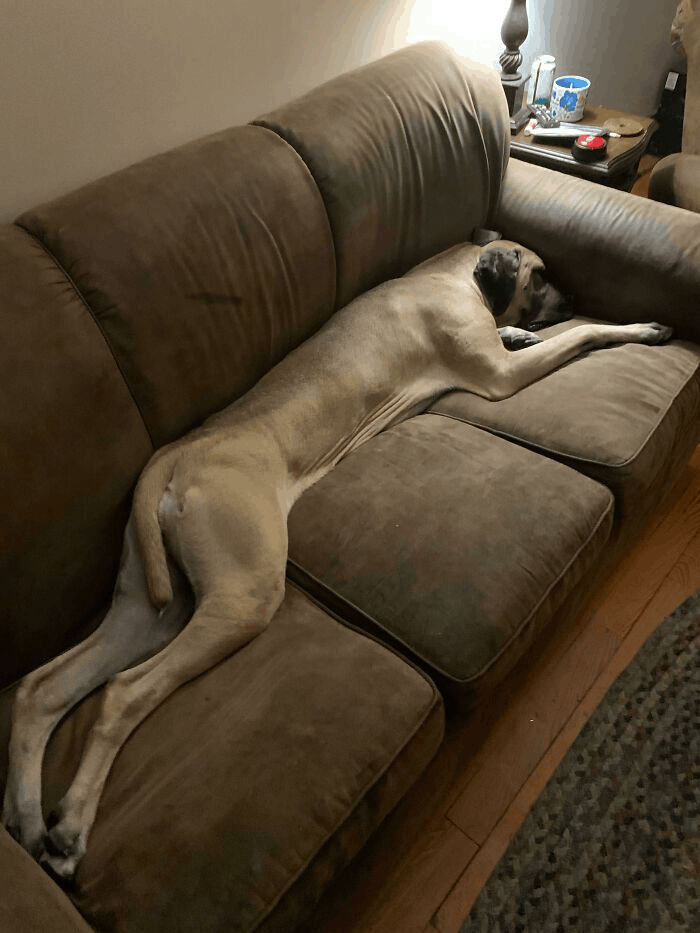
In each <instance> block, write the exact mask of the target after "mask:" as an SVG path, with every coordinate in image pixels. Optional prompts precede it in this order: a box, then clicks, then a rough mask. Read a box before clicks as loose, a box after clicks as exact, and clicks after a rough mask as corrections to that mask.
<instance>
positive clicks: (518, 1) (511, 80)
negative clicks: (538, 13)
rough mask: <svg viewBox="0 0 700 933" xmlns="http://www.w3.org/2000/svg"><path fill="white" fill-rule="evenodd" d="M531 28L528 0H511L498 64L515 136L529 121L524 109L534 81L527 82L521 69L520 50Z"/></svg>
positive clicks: (502, 28) (503, 29)
mask: <svg viewBox="0 0 700 933" xmlns="http://www.w3.org/2000/svg"><path fill="white" fill-rule="evenodd" d="M529 28H530V27H529V24H528V20H527V0H510V6H509V8H508V12H507V13H506V17H505V19H504V20H503V25H502V26H501V39H502V40H503V44H504V45H505V49H504V50H503V52H502V53H501V57H500V58H499V59H498V62H499V64H500V66H501V84H502V85H503V90H504V92H505V95H506V100H507V101H508V113H509V114H510V128H511V131H512V132H513V133H517V131H518V130H519V129H520V128H521V127H522V126H523V125H524V124H525V122H526V121H527V118H528V110H527V107H523V106H522V102H523V92H524V90H525V85H526V84H527V82H528V81H529V80H530V79H529V77H527V78H523V77H522V75H521V74H520V72H519V71H518V69H519V68H520V66H521V65H522V63H523V56H522V53H521V51H520V46H521V45H522V44H523V42H524V41H525V40H526V39H527V34H528V32H529Z"/></svg>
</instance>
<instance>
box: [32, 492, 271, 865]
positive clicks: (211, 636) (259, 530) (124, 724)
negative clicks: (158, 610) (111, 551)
mask: <svg viewBox="0 0 700 933" xmlns="http://www.w3.org/2000/svg"><path fill="white" fill-rule="evenodd" d="M244 486H245V480H244V479H240V482H238V484H237V489H238V492H239V493H242V492H243V489H244ZM253 486H254V484H249V485H248V487H247V491H248V492H250V493H251V496H244V497H243V498H241V499H236V500H235V501H234V502H233V503H231V502H228V501H226V499H225V497H223V496H218V495H216V492H217V490H215V489H212V488H211V484H209V485H207V486H206V487H205V488H206V489H207V493H208V495H209V498H208V499H207V498H205V497H204V496H203V495H202V494H201V493H200V492H199V489H198V488H195V489H193V490H188V491H187V494H185V495H183V496H182V497H179V498H178V497H177V496H176V497H175V498H176V500H177V501H175V503H174V505H173V509H172V513H171V515H170V519H172V521H170V519H169V518H168V516H166V517H165V521H164V525H165V527H166V535H165V537H166V541H167V543H168V549H169V551H170V552H171V553H172V552H173V551H177V556H178V560H181V561H182V564H183V569H184V570H185V571H186V572H187V576H188V577H189V578H190V579H191V580H192V581H193V583H194V584H195V587H194V588H195V595H196V597H197V608H196V609H195V612H194V615H193V616H192V619H191V621H190V622H189V624H188V625H187V627H186V628H185V629H184V630H183V631H182V632H180V634H179V635H178V636H177V637H176V638H175V639H173V641H172V642H171V643H170V644H169V645H167V646H166V647H165V648H164V649H163V650H162V651H161V652H160V653H159V654H157V655H155V656H154V657H152V658H150V659H149V660H147V661H144V662H143V663H142V664H139V665H138V666H137V667H133V668H131V669H130V670H126V671H123V672H122V673H119V674H117V675H116V676H115V677H114V678H113V679H112V680H111V681H110V682H109V684H108V685H107V687H106V689H105V693H104V699H103V706H102V710H101V713H100V717H99V719H98V721H97V723H96V724H95V727H94V728H93V730H92V733H91V735H90V737H89V739H88V742H87V745H86V748H85V752H84V754H83V759H82V761H81V763H80V766H79V768H78V771H77V774H76V776H75V778H74V781H73V783H72V785H71V786H70V788H69V790H68V792H67V793H66V795H65V797H64V798H63V800H62V801H61V802H60V803H59V805H58V807H57V808H56V812H55V819H56V822H55V825H53V826H52V827H51V828H50V829H49V833H48V837H47V840H46V855H45V856H44V857H43V858H42V863H43V864H45V866H46V867H47V869H48V870H49V871H50V872H51V873H52V874H53V875H55V876H57V877H58V878H60V879H63V880H69V879H71V878H72V876H73V874H74V872H75V870H76V867H77V865H78V862H79V861H80V859H81V858H82V856H83V854H84V853H85V849H86V846H87V840H88V836H89V833H90V830H91V829H92V825H93V822H94V820H95V816H96V813H97V807H98V804H99V800H100V797H101V795H102V791H103V788H104V785H105V782H106V780H107V776H108V774H109V771H110V769H111V767H112V763H113V762H114V759H115V758H116V756H117V754H118V752H119V750H120V748H121V747H122V745H123V744H124V742H125V741H126V740H127V738H128V737H129V735H130V734H131V733H132V732H133V730H134V729H135V728H136V727H137V726H138V725H139V724H140V723H141V722H142V721H143V720H144V719H145V718H146V717H147V716H148V715H149V714H150V713H151V712H152V711H153V710H154V709H155V708H156V707H158V706H159V705H160V704H161V703H162V702H163V700H165V699H166V698H167V697H168V696H169V695H170V694H172V693H173V692H174V691H175V690H176V689H177V688H178V687H180V686H181V685H182V684H184V683H187V682H188V681H190V680H192V679H193V678H195V677H198V676H199V675H200V674H202V673H204V672H205V671H207V670H209V669H210V668H212V667H213V666H214V665H215V664H218V663H219V662H220V661H222V660H224V659H225V658H227V657H229V656H230V655H231V654H233V653H234V652H235V651H237V650H238V649H239V648H241V647H242V646H243V645H244V644H246V643H247V642H248V641H250V640H251V639H252V638H253V637H255V636H256V635H257V634H259V633H260V632H261V631H263V629H264V628H265V627H266V626H267V624H268V622H269V620H270V619H271V618H272V616H273V615H274V613H275V612H276V610H277V608H278V607H279V605H280V603H281V601H282V598H283V595H284V574H285V561H286V549H287V537H286V524H285V520H284V516H283V514H282V512H281V510H280V508H279V504H278V503H276V502H274V501H273V500H272V499H271V498H270V497H269V496H267V498H266V497H265V493H264V492H261V493H260V494H259V495H253V491H254V490H253ZM266 516H267V518H266ZM167 529H169V530H167ZM174 531H175V532H176V534H177V537H178V543H177V545H174V544H173V543H172V541H171V538H172V536H173V532H174ZM203 590H204V591H203ZM50 821H51V818H50Z"/></svg>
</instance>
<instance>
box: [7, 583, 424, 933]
mask: <svg viewBox="0 0 700 933" xmlns="http://www.w3.org/2000/svg"><path fill="white" fill-rule="evenodd" d="M100 699H101V697H100V692H99V691H98V692H97V694H95V695H93V696H92V697H91V698H89V699H88V700H87V701H85V702H84V703H83V704H82V706H81V707H80V708H79V709H78V710H77V711H76V712H75V713H74V714H72V715H71V716H69V717H68V719H67V720H66V721H65V722H64V723H63V724H62V725H61V726H60V727H59V730H58V732H57V734H56V736H55V738H54V739H53V740H52V741H51V744H50V746H49V749H48V753H47V760H46V766H45V781H44V787H45V805H46V809H47V811H48V810H49V809H50V808H51V807H52V806H54V805H55V804H56V802H57V800H58V799H59V797H60V796H61V795H62V793H63V792H64V790H65V789H66V787H67V785H68V783H69V781H70V779H71V777H72V774H73V771H74V769H75V767H76V764H77V761H78V758H79V755H80V749H81V747H82V744H83V739H84V736H85V734H86V731H87V729H88V728H89V726H90V724H91V723H92V722H93V720H94V717H95V714H96V712H97V710H98V709H99V704H100ZM5 712H6V710H5ZM442 727H443V718H442V703H441V700H440V697H439V695H438V694H437V692H436V689H435V687H434V685H433V684H431V683H430V682H429V681H428V680H427V679H426V678H425V676H424V675H423V674H421V673H419V672H418V671H417V670H416V669H414V668H413V667H411V666H410V665H408V664H406V662H405V661H403V660H402V659H400V658H399V657H397V656H396V655H395V654H393V653H392V652H390V651H389V650H387V649H386V648H384V647H383V646H381V645H379V644H377V643H376V642H374V641H372V640H371V639H369V638H367V637H366V636H365V635H361V634H358V633H356V632H353V631H352V630H350V629H348V628H347V627H345V626H344V625H341V624H340V623H339V622H336V621H335V620H334V619H332V618H331V617H330V616H328V615H327V614H326V613H325V612H324V611H323V610H322V609H320V608H319V607H317V606H315V605H314V604H313V603H312V602H310V601H309V599H308V598H307V597H306V596H304V595H303V594H302V593H300V592H299V591H298V590H297V589H296V588H295V587H294V586H293V585H292V584H290V585H289V586H288V589H287V595H286V598H285V601H284V603H283V606H282V608H281V609H280V611H279V612H278V613H277V615H276V616H275V618H274V619H273V621H272V623H271V624H270V626H269V628H268V629H267V630H266V631H265V632H264V633H263V634H262V635H260V636H259V637H258V638H256V639H254V640H253V641H252V642H251V643H249V644H248V645H246V646H245V647H244V648H243V649H242V650H241V651H239V652H238V653H237V654H235V655H234V656H232V657H231V658H229V659H228V660H226V661H224V662H222V663H221V664H219V665H218V666H217V667H215V668H214V669H213V670H211V671H209V672H207V673H206V674H204V675H202V676H201V677H199V678H197V679H196V680H194V681H192V682H190V683H189V684H186V685H184V686H183V687H181V688H180V689H179V690H177V691H176V692H175V693H174V694H173V695H172V696H171V697H169V698H168V699H167V700H166V701H165V702H164V703H163V704H162V705H161V706H160V707H159V708H158V709H156V710H155V711H154V712H153V713H152V714H151V715H150V716H149V717H148V718H147V719H146V720H145V722H144V723H142V725H141V726H140V727H139V728H138V729H137V730H136V732H134V734H133V735H132V736H131V737H130V738H129V740H128V741H127V743H126V745H125V746H124V748H123V749H122V750H121V752H120V754H119V756H118V758H117V760H116V762H115V764H114V766H113V769H112V772H111V774H110V777H109V779H108V781H107V785H106V788H105V791H104V795H103V797H102V801H101V803H100V807H99V810H98V814H97V821H96V824H95V827H94V829H93V833H92V837H91V840H90V843H89V846H88V851H87V854H86V855H85V857H84V859H83V861H82V863H81V864H80V866H79V868H78V872H77V875H76V887H75V890H74V891H72V892H71V896H72V897H73V900H74V901H75V904H76V905H77V907H78V908H79V909H80V912H81V913H82V914H83V916H84V917H85V919H86V920H88V922H89V923H91V924H92V925H93V926H94V927H95V928H96V929H97V930H99V931H101V933H164V931H166V930H173V931H175V930H177V931H178V933H244V931H245V933H249V931H253V930H256V931H265V933H273V931H280V930H285V931H288V930H290V929H293V928H295V924H296V923H299V922H300V921H301V919H302V918H303V916H304V915H305V913H306V912H307V911H308V910H309V909H310V908H311V907H312V906H313V904H314V903H315V901H316V900H317V898H318V897H319V895H320V893H321V892H322V891H323V890H324V888H325V887H326V886H327V885H328V883H329V882H330V880H331V879H332V878H333V877H334V876H335V875H336V874H337V873H338V872H339V871H340V869H341V868H342V867H343V866H344V865H345V864H346V863H347V862H348V861H349V859H350V858H351V857H352V856H353V855H354V854H355V853H356V852H357V851H358V850H359V849H360V848H361V846H362V845H363V844H364V842H365V841H366V839H367V837H368V836H369V835H370V833H371V832H372V831H373V830H374V829H375V828H376V827H377V825H378V824H379V823H380V821H381V820H382V819H383V818H384V816H386V814H387V812H388V811H389V810H390V809H391V808H392V807H393V806H394V804H396V803H397V802H398V800H399V799H400V798H401V797H402V795H403V794H404V793H405V792H406V790H407V789H408V788H409V787H410V785H411V784H412V783H413V782H414V781H415V779H416V778H417V776H418V775H419V774H420V773H421V771H422V770H423V768H424V767H425V766H426V765H427V764H428V762H429V761H430V759H431V758H432V756H433V754H434V753H435V751H436V749H437V747H438V745H439V743H440V740H441V737H442Z"/></svg>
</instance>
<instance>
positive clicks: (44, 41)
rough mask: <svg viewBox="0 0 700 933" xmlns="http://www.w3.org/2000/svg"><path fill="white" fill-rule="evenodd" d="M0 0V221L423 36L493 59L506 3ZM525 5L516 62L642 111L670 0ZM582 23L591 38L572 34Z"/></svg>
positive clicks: (650, 98) (662, 56) (544, 0)
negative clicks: (590, 78) (557, 69)
mask: <svg viewBox="0 0 700 933" xmlns="http://www.w3.org/2000/svg"><path fill="white" fill-rule="evenodd" d="M2 7H3V10H2V16H1V17H0V22H1V23H2V55H1V56H0V133H2V143H3V145H2V146H0V220H9V219H12V218H14V217H15V216H16V215H17V214H18V213H19V212H20V211H21V210H23V209H24V208H27V207H31V206H32V205H34V204H36V203H38V202H40V201H43V200H46V199H48V198H51V197H54V196H56V195H58V194H61V193H62V192H64V191H68V190H70V189H72V188H74V187H76V186H77V185H79V184H82V183H84V182H87V181H89V180H90V179H93V178H96V177H99V176H100V175H104V174H106V173H107V172H110V171H114V170H115V169H118V168H120V167H122V166H124V165H127V164H129V163H131V162H134V161H136V160H138V159H141V158H144V157H145V156H148V155H150V154H152V153H154V152H158V151H161V150H164V149H167V148H169V147H171V146H175V145H178V144H179V143H182V142H186V141H187V140H190V139H194V138H196V137H197V136H200V135H203V134H204V133H208V132H213V131H215V130H217V129H220V128H221V127H225V126H230V125H233V124H236V123H241V122H245V121H247V120H249V119H252V118H253V117H255V116H257V115H258V114H260V113H263V112H264V111H265V110H268V109H270V108H271V107H273V106H275V105H276V104H279V103H282V102H284V101H285V100H288V99H289V98H291V97H293V96H295V95H297V94H299V93H301V92H303V91H304V90H306V89H308V88H310V87H312V86H314V85H315V84H318V83H320V82H321V81H323V80H325V79H326V78H329V77H332V76H334V75H336V74H339V73H340V72H342V71H345V70H347V69H349V68H351V67H353V66H355V65H359V64H363V63H364V62H367V61H370V60H371V59H373V58H376V57H378V56H380V55H382V54H384V53H386V52H389V51H391V50H392V49H394V48H398V47H400V46H403V45H405V44H406V43H407V42H410V41H415V40H416V39H419V38H421V37H424V36H425V37H428V36H441V37H443V38H446V39H448V40H449V41H451V42H452V43H453V44H454V45H455V46H457V47H458V48H460V50H461V51H463V52H465V53H466V54H469V55H471V56H473V57H475V58H477V59H479V60H480V61H484V62H488V63H491V62H493V61H494V59H495V58H497V56H498V54H499V52H500V49H501V43H500V39H499V33H500V24H501V22H502V20H503V16H504V13H505V10H506V9H507V7H508V0H3V2H2ZM528 7H529V11H530V21H531V23H532V29H531V34H530V37H529V38H528V40H527V43H526V46H525V53H526V56H527V57H528V62H529V60H530V59H531V58H532V56H533V55H534V54H536V53H538V52H540V51H545V50H547V49H553V50H554V52H555V54H557V56H558V57H559V58H560V60H561V61H562V62H563V63H565V64H566V67H567V68H569V69H571V70H574V71H577V72H581V73H586V74H592V73H593V72H595V74H596V75H597V78H596V89H600V94H599V95H598V96H599V97H600V98H601V99H605V100H606V102H607V103H610V104H612V105H618V106H627V107H630V108H631V109H642V110H644V111H645V112H650V110H653V109H654V107H655V105H656V96H657V90H658V84H659V75H660V73H661V72H662V71H664V68H665V65H666V60H667V59H668V58H669V57H670V54H671V53H670V52H668V47H667V35H668V27H669V25H670V20H671V15H672V12H673V9H674V8H675V0H617V3H616V2H615V0H528ZM583 8H585V12H583V13H582V12H580V11H581V10H582V9H583ZM623 8H624V9H627V8H629V9H630V10H631V13H630V14H629V15H623V14H624V10H623ZM572 11H576V13H575V15H574V13H573V12H572ZM590 33H593V35H594V36H595V39H594V42H590V41H587V40H586V41H584V37H585V36H586V35H589V34H590Z"/></svg>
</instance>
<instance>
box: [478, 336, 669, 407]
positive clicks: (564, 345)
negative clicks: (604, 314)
mask: <svg viewBox="0 0 700 933" xmlns="http://www.w3.org/2000/svg"><path fill="white" fill-rule="evenodd" d="M671 335H672V330H671V328H670V327H666V326H664V325H663V324H656V323H649V324H582V325H581V326H579V327H574V328H572V329H571V330H568V331H565V332H564V333H563V334H557V335H556V336H555V337H551V338H550V339H549V340H542V341H541V342H540V343H537V344H536V345H534V346H529V347H525V348H524V349H523V350H522V351H521V352H520V353H504V354H502V355H501V356H500V358H499V359H498V360H496V361H494V369H495V375H494V378H493V380H492V383H491V385H490V387H489V398H491V399H493V400H498V399H503V398H508V397H509V396H511V395H514V394H515V393H516V392H519V391H520V389H524V388H525V387H526V386H528V385H530V384H531V383H533V382H536V381H537V380H538V379H542V378H543V377H544V376H547V375H549V373H551V372H553V371H554V370H555V369H558V368H559V367H560V366H563V365H564V363H568V362H569V361H570V360H573V359H574V358H575V357H577V356H579V355H580V354H581V353H586V352H588V351H590V350H598V349H602V348H603V347H608V346H611V345H613V344H622V343H642V344H649V345H653V344H659V343H664V342H665V341H666V340H669V339H670V337H671Z"/></svg>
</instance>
